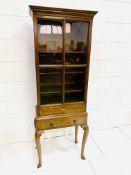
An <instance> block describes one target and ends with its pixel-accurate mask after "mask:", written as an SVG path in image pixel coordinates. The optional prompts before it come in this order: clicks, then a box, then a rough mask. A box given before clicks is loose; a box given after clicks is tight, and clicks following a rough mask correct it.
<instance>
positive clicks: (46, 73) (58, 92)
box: [30, 6, 97, 167]
mask: <svg viewBox="0 0 131 175" xmlns="http://www.w3.org/2000/svg"><path fill="white" fill-rule="evenodd" d="M30 13H31V16H32V18H33V24H34V45H35V68H36V85H37V105H36V118H35V128H36V133H35V139H36V148H37V151H38V157H39V163H38V167H40V166H41V165H42V155H41V143H40V136H41V134H43V133H44V131H45V130H50V129H54V128H64V127H75V143H77V134H78V126H81V127H82V128H83V130H84V135H83V139H82V147H81V158H82V159H85V156H84V147H85V143H86V139H87V136H88V132H89V127H88V123H87V118H88V114H87V109H86V106H87V101H88V98H87V89H88V78H89V64H90V51H91V35H92V23H93V17H94V15H95V14H96V13H97V12H96V11H82V10H71V9H60V8H51V7H40V6H30Z"/></svg>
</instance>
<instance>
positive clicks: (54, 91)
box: [40, 68, 62, 104]
mask: <svg viewBox="0 0 131 175" xmlns="http://www.w3.org/2000/svg"><path fill="white" fill-rule="evenodd" d="M40 99H41V104H53V103H61V101H62V69H60V68H44V69H40Z"/></svg>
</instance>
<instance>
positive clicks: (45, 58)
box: [38, 19, 63, 64]
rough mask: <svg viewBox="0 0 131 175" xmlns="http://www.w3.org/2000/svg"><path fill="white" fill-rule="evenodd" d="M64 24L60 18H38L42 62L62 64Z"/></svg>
mask: <svg viewBox="0 0 131 175" xmlns="http://www.w3.org/2000/svg"><path fill="white" fill-rule="evenodd" d="M62 25H63V23H62V21H59V20H50V19H48V20H47V19H39V20H38V43H39V62H40V64H62V48H63V42H62V38H63V34H62V33H63V32H62V28H63V27H62Z"/></svg>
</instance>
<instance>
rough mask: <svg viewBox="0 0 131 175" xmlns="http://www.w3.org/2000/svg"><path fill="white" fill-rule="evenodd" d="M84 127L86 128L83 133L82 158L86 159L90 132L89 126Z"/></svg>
mask: <svg viewBox="0 0 131 175" xmlns="http://www.w3.org/2000/svg"><path fill="white" fill-rule="evenodd" d="M82 128H83V130H84V135H83V140H82V147H81V159H83V160H85V159H86V158H85V156H84V149H85V144H86V140H87V136H88V133H89V127H88V126H84V127H82Z"/></svg>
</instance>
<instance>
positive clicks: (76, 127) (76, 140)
mask: <svg viewBox="0 0 131 175" xmlns="http://www.w3.org/2000/svg"><path fill="white" fill-rule="evenodd" d="M77 137H78V126H75V143H78V139H77Z"/></svg>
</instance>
